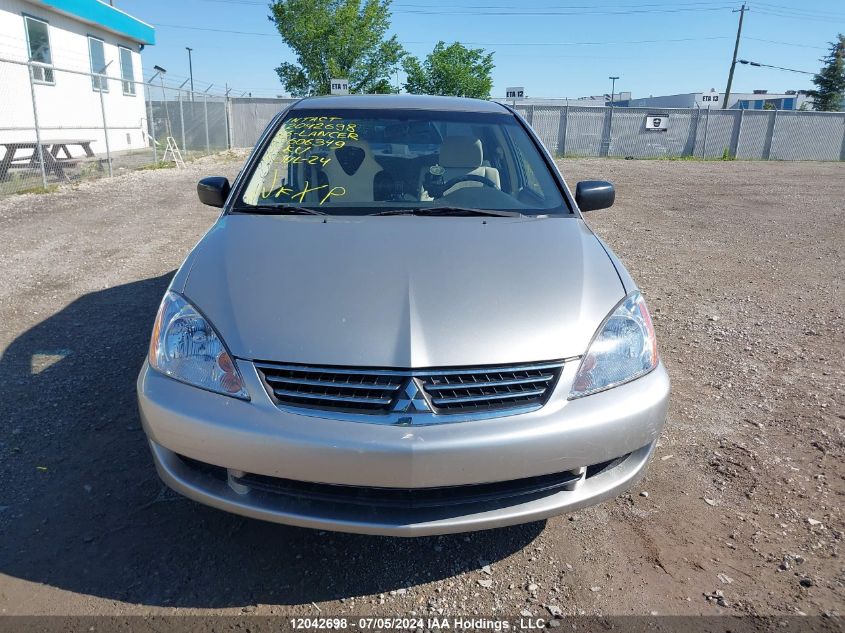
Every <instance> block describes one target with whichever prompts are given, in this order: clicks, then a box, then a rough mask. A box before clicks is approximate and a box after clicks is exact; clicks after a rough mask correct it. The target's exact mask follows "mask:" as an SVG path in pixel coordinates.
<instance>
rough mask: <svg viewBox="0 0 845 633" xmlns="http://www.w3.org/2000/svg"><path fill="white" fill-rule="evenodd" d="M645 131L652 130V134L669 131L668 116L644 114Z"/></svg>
mask: <svg viewBox="0 0 845 633" xmlns="http://www.w3.org/2000/svg"><path fill="white" fill-rule="evenodd" d="M645 129H647V130H652V131H654V132H665V131H666V130H667V129H669V115H668V114H646V115H645Z"/></svg>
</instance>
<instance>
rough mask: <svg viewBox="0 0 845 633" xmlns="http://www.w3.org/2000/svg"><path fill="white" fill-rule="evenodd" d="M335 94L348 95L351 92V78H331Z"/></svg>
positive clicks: (330, 81)
mask: <svg viewBox="0 0 845 633" xmlns="http://www.w3.org/2000/svg"><path fill="white" fill-rule="evenodd" d="M329 83H330V84H331V88H332V94H333V95H348V94H349V80H348V79H331V80H329Z"/></svg>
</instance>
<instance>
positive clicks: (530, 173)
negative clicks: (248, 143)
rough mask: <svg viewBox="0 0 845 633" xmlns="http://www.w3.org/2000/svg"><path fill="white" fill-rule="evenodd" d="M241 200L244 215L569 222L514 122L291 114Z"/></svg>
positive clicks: (482, 116)
mask: <svg viewBox="0 0 845 633" xmlns="http://www.w3.org/2000/svg"><path fill="white" fill-rule="evenodd" d="M241 191H242V194H241V196H240V198H239V200H238V202H237V203H236V206H235V209H234V210H235V211H239V212H259V211H263V212H267V211H272V210H274V209H278V210H279V211H282V210H284V208H285V207H287V208H288V210H290V211H295V210H297V209H298V211H299V212H308V211H307V209H312V210H315V211H318V212H320V213H326V214H338V215H365V214H374V213H384V212H386V211H393V212H400V213H401V212H403V210H408V211H409V212H411V211H413V212H419V213H425V212H426V211H429V210H430V212H432V213H433V212H434V211H439V212H440V213H441V214H442V213H443V212H449V211H454V212H457V211H460V210H462V209H467V210H476V211H478V210H491V211H511V212H515V213H513V215H516V214H520V213H521V214H526V215H528V214H534V215H538V214H544V215H545V214H569V213H570V211H569V208H568V207H567V205H566V203H565V202H564V200H563V196H562V194H561V191H560V189H559V187H558V185H557V183H556V181H555V179H554V178H553V176H552V174H551V173H550V172H549V168H548V166H547V165H546V163H545V161H544V160H543V158H542V156H541V155H540V153H539V151H538V149H537V147H536V146H535V145H534V143H533V141H532V140H531V138H529V136H528V134H527V133H526V132H525V130H524V129H523V128H522V126H521V125H520V124H519V122H518V121H517V120H516V119H515V118H514V117H513V116H512V115H510V114H507V113H502V114H497V113H474V112H473V113H469V112H436V111H428V110H407V111H405V110H364V109H356V110H339V111H329V110H326V111H323V110H294V111H292V112H291V113H290V115H289V116H288V117H287V118H285V120H284V121H283V122H282V123H281V125H280V126H279V128H278V129H277V130H276V132H275V135H274V136H273V138H272V139H271V140H270V142H269V143H268V144H266V145H265V149H264V152H263V154H262V155H261V158H260V160H259V161H258V163H257V164H256V166H255V168H254V170H253V171H252V173H251V174H250V175H249V176H248V178H247V179H246V186H245V187H244V188H243V189H242V190H241ZM500 215H504V214H500Z"/></svg>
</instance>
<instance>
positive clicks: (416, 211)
mask: <svg viewBox="0 0 845 633" xmlns="http://www.w3.org/2000/svg"><path fill="white" fill-rule="evenodd" d="M370 215H434V216H437V215H440V216H444V215H452V216H462V215H465V216H466V215H485V216H492V217H501V218H521V217H523V215H522V213H519V212H518V211H497V210H495V209H466V208H464V207H416V208H413V209H392V210H390V211H382V212H380V213H371V214H370Z"/></svg>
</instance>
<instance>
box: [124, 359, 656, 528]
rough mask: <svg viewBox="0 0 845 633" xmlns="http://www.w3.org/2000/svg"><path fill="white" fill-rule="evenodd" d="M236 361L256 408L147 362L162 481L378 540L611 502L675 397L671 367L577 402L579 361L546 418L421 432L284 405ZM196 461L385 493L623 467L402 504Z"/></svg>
mask: <svg viewBox="0 0 845 633" xmlns="http://www.w3.org/2000/svg"><path fill="white" fill-rule="evenodd" d="M238 366H239V369H240V371H241V375H242V376H243V377H244V381H245V382H246V383H247V389H248V391H249V393H250V394H251V396H252V400H251V401H249V402H246V401H241V400H236V399H234V398H229V397H226V396H222V395H217V394H213V393H209V392H206V391H203V390H200V389H196V388H194V387H190V386H188V385H184V384H182V383H179V382H177V381H174V380H171V379H169V378H167V377H165V376H162V375H161V374H159V373H158V372H156V371H154V370H152V369H151V368H150V367H149V366H148V365H146V364H145V367H144V368H143V369H142V371H141V375H140V377H139V379H138V397H139V404H140V410H141V419H142V423H143V425H144V430H145V431H146V433H147V435H148V437H149V439H150V446H151V448H152V453H153V457H154V460H155V463H156V468H157V469H158V472H159V474H160V475H161V477H162V479H163V480H164V481H165V482H166V483H167V484H168V485H169V486H170V487H172V488H173V489H175V490H177V491H178V492H181V493H182V494H184V495H186V496H188V497H190V498H192V499H195V500H197V501H200V502H202V503H206V504H208V505H211V506H214V507H217V508H220V509H223V510H228V511H231V512H235V513H238V514H243V515H246V516H251V517H254V518H258V519H264V520H269V521H276V522H280V523H289V524H293V525H300V526H304V527H313V528H320V529H326V530H339V531H346V532H361V533H369V534H389V535H398V536H421V535H427V534H442V533H450V532H463V531H471V530H481V529H487V528H494V527H501V526H504V525H510V524H515V523H524V522H528V521H534V520H539V519H543V518H547V517H549V516H553V515H555V514H560V513H562V512H567V511H572V510H575V509H577V508H581V507H584V506H587V505H592V504H594V503H598V502H600V501H602V500H605V499H607V498H610V497H613V496H615V495H617V494H619V493H620V492H621V491H623V490H624V489H626V488H627V487H629V486H631V485H632V484H633V483H634V482H635V481H636V480H637V479H638V478H639V477H640V476H641V475H642V473H643V472H644V469H645V466H646V464H647V462H648V459H649V457H650V455H651V453H652V451H653V449H654V444H655V443H656V440H657V437H658V435H659V433H660V431H661V429H662V427H663V424H664V420H665V417H666V408H667V405H668V397H669V379H668V376H667V374H666V371H665V369H664V367H663V365H662V364H661V365H659V366H658V367H657V369H655V370H654V371H653V372H651V373H650V374H648V375H646V376H644V377H642V378H639V379H638V380H635V381H633V382H631V383H628V384H627V385H623V386H621V387H616V388H614V389H611V390H608V391H606V392H603V393H598V394H594V395H592V396H588V397H585V398H580V399H577V400H572V401H568V400H566V394H568V392H569V388H570V385H571V382H572V379H573V378H574V373H575V371H576V369H577V363H569V364H567V365H566V366H565V367H564V370H563V374H562V375H561V378H560V380H559V381H558V385H557V387H556V389H555V393H554V394H552V397H551V399H550V400H549V402H548V403H547V404H546V405H545V406H544V407H543V408H541V409H539V410H537V411H533V412H531V413H526V414H522V415H516V416H510V417H502V418H494V419H489V420H478V421H471V422H461V423H454V424H443V425H433V426H426V427H419V428H417V427H413V426H384V425H378V424H366V423H356V422H348V421H341V420H330V419H324V418H319V417H312V416H304V415H299V414H294V413H290V412H287V411H283V410H281V409H279V408H278V407H276V405H275V404H274V403H273V402H272V401H271V400H270V398H269V396H268V395H267V393H266V391H265V389H264V387H263V385H262V383H261V379H260V377H259V376H258V373H257V372H256V370H255V368H254V366H253V365H252V364H251V363H249V362H245V361H238ZM180 456H182V457H187V458H189V459H188V460H184V459H182V458H180ZM618 458H622V459H618ZM192 460H196V461H197V462H201V463H203V464H207V465H212V466H215V467H222V468H223V469H229V470H231V471H234V472H237V471H240V472H245V473H252V474H256V475H264V476H267V477H275V478H284V479H288V480H295V481H301V482H318V483H323V484H340V485H346V486H356V487H371V488H375V489H382V488H403V489H419V488H435V487H444V486H464V485H467V486H469V485H473V484H482V483H488V482H508V481H514V480H521V479H525V478H532V477H536V476H539V475H548V474H552V473H563V472H565V471H574V472H581V470H582V469H583V468H584V467H586V466H590V465H593V464H599V463H603V462H608V461H611V460H616V461H614V462H613V464H612V465H611V467H608V468H606V469H605V470H602V471H601V472H599V473H598V474H595V476H591V477H585V476H582V477H581V480H580V481H579V482H577V483H576V485H574V486H568V487H567V488H568V489H566V490H557V491H554V492H551V493H549V494H540V495H536V494H535V495H529V496H527V497H514V498H509V499H502V500H499V501H487V502H484V503H473V504H468V505H450V506H448V507H441V508H436V507H435V508H431V507H429V508H413V509H407V508H406V509H397V508H376V507H366V506H360V505H349V504H345V503H334V502H325V501H323V502H318V501H314V500H308V499H303V498H301V497H299V498H297V497H290V496H286V495H280V494H275V493H272V492H266V491H263V490H257V489H254V490H253V489H250V490H244V489H242V488H240V487H239V486H237V485H235V486H230V485H228V484H227V482H226V480H225V478H224V479H222V480H221V479H220V478H219V477H217V478H216V477H213V476H210V475H209V473H208V472H207V471H206V470H203V469H197V468H193V467H191V464H192V463H194V462H193V461H192ZM236 490H239V492H238V491H236Z"/></svg>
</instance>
